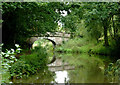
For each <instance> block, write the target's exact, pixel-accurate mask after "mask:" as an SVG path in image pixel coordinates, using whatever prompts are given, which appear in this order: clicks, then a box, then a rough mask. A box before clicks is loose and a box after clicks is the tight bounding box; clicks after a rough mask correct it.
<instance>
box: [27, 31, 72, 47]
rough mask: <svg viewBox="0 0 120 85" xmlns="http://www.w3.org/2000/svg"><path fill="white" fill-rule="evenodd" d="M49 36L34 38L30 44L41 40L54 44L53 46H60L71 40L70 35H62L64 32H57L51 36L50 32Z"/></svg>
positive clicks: (30, 40)
mask: <svg viewBox="0 0 120 85" xmlns="http://www.w3.org/2000/svg"><path fill="white" fill-rule="evenodd" d="M47 34H48V36H44V37H39V36H33V37H31V38H30V39H29V43H30V44H31V45H32V44H33V43H34V42H35V41H37V40H39V39H46V40H49V41H51V42H52V43H53V45H60V44H62V42H64V41H67V40H68V39H69V38H70V34H67V33H62V32H55V33H54V34H51V33H50V32H48V33H47Z"/></svg>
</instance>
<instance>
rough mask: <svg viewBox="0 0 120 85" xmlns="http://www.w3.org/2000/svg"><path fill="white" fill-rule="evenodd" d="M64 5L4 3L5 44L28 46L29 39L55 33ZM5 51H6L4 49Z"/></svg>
mask: <svg viewBox="0 0 120 85" xmlns="http://www.w3.org/2000/svg"><path fill="white" fill-rule="evenodd" d="M63 5H64V4H63V3H36V2H29V3H28V2H23V3H22V2H15V3H14V2H8V3H6V2H4V3H3V4H2V10H3V11H2V17H3V43H4V44H5V46H4V47H6V48H9V47H10V46H13V45H14V44H15V43H18V44H20V45H22V47H23V46H24V45H26V40H27V38H29V37H31V36H34V35H36V34H37V35H39V36H43V35H44V34H45V33H46V32H53V31H55V29H56V27H57V23H58V20H59V18H60V13H61V12H59V11H60V10H64V8H63V7H62V6H63ZM3 50H4V49H3Z"/></svg>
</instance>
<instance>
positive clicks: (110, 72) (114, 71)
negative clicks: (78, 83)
mask: <svg viewBox="0 0 120 85" xmlns="http://www.w3.org/2000/svg"><path fill="white" fill-rule="evenodd" d="M104 74H105V75H106V77H107V79H108V81H109V82H117V81H120V80H119V79H120V59H119V60H117V61H116V63H115V64H113V63H110V64H109V65H108V67H107V69H106V70H105V73H104Z"/></svg>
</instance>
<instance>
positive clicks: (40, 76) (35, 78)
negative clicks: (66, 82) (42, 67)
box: [14, 70, 55, 83]
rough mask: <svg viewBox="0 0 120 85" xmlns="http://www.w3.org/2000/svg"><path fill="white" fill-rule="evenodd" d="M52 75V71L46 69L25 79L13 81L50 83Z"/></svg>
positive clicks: (52, 78)
mask: <svg viewBox="0 0 120 85" xmlns="http://www.w3.org/2000/svg"><path fill="white" fill-rule="evenodd" d="M54 75H55V74H54V73H53V72H51V71H48V70H46V71H45V72H40V73H37V74H36V75H32V76H31V77H29V78H27V79H20V80H14V83H51V81H53V80H54V77H53V76H54Z"/></svg>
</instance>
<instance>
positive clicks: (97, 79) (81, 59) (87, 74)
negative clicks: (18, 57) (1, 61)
mask: <svg viewBox="0 0 120 85" xmlns="http://www.w3.org/2000/svg"><path fill="white" fill-rule="evenodd" d="M56 56H57V59H60V60H59V61H57V62H56V63H54V64H51V65H49V66H48V67H49V68H50V66H52V68H53V69H54V70H50V69H49V71H46V72H40V73H37V74H36V75H32V76H31V77H29V78H27V79H19V80H14V81H13V82H14V83H55V82H57V83H66V82H69V83H108V81H106V80H105V77H104V69H105V64H107V63H109V62H110V60H109V58H108V57H104V56H97V55H91V56H90V55H88V54H56ZM105 58H107V61H105V60H106V59H105ZM65 63H66V64H65ZM65 65H66V66H74V68H72V69H68V68H67V69H66V68H65ZM58 67H60V68H61V69H60V68H59V70H58V69H55V68H58Z"/></svg>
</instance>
